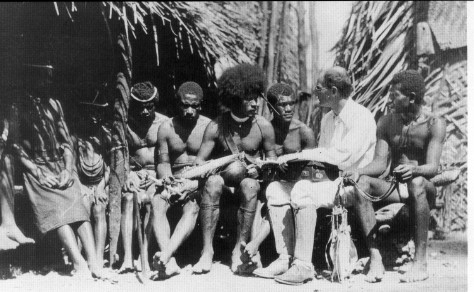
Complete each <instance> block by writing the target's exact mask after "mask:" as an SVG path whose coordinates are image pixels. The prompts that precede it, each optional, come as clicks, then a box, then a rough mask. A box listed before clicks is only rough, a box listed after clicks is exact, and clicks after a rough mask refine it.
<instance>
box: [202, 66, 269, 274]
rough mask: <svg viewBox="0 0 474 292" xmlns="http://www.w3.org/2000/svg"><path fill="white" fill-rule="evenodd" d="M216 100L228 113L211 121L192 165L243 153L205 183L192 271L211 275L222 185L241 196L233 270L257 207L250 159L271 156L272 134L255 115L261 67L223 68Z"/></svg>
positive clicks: (254, 171) (260, 90) (239, 262)
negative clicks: (199, 239) (199, 244)
mask: <svg viewBox="0 0 474 292" xmlns="http://www.w3.org/2000/svg"><path fill="white" fill-rule="evenodd" d="M217 86H218V90H219V96H220V98H221V100H222V102H223V103H224V105H225V106H227V107H228V108H229V109H230V112H226V113H224V114H222V115H221V116H220V117H218V118H217V119H215V120H214V121H212V122H210V123H209V125H208V126H207V128H206V131H205V133H204V138H203V142H202V145H201V149H200V150H199V152H198V155H197V158H196V163H197V164H201V163H204V162H205V161H206V160H207V159H209V158H210V157H211V154H214V155H215V157H221V156H225V155H230V154H235V153H238V152H244V153H245V154H246V157H247V158H246V160H247V161H245V162H241V161H237V162H233V163H232V164H230V165H229V166H227V167H226V169H224V170H223V171H222V172H221V173H220V175H213V176H210V177H209V178H208V180H207V182H206V183H205V186H204V190H203V194H202V202H201V224H202V229H203V240H204V247H203V251H202V254H201V258H200V259H199V262H198V263H197V264H196V265H195V266H194V267H193V271H194V272H195V273H203V272H204V273H206V272H209V271H210V269H211V266H212V258H213V255H214V249H213V246H212V241H213V238H214V232H215V230H216V225H217V220H218V219H219V202H220V197H221V194H222V191H223V187H224V184H225V185H227V186H229V187H235V188H236V193H238V194H239V198H240V208H239V210H238V213H237V222H238V223H237V224H238V226H237V242H236V244H235V247H234V250H233V252H232V266H231V270H232V271H233V272H238V268H239V267H240V266H241V265H242V260H241V255H242V249H243V246H241V242H244V243H247V241H248V240H249V236H250V232H251V227H252V223H253V220H254V217H255V211H256V206H257V194H258V192H259V190H260V184H259V182H258V181H257V180H256V178H257V176H258V172H257V169H256V167H254V166H252V165H253V164H252V161H253V160H254V159H256V158H257V157H260V155H261V152H262V151H263V152H265V155H266V157H267V158H270V159H272V158H275V151H274V146H275V145H274V144H275V133H274V131H273V127H272V125H271V124H270V122H268V121H267V120H265V119H264V118H263V117H261V116H257V115H256V113H257V98H258V97H259V96H261V95H262V94H263V93H264V90H265V76H264V73H263V72H262V70H261V69H260V68H258V67H257V66H252V65H249V64H241V65H237V66H235V67H232V68H230V69H227V70H226V71H225V72H224V73H223V74H222V76H221V77H220V78H219V80H218V82H217Z"/></svg>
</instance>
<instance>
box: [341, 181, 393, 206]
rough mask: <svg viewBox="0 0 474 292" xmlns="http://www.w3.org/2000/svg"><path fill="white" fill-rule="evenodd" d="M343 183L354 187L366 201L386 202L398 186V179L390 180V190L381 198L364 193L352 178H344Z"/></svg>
mask: <svg viewBox="0 0 474 292" xmlns="http://www.w3.org/2000/svg"><path fill="white" fill-rule="evenodd" d="M343 182H344V184H345V185H352V186H354V187H355V188H356V190H357V191H359V193H360V194H361V195H362V197H364V198H365V199H367V200H369V201H371V202H380V201H383V200H385V199H386V198H388V197H389V196H390V194H391V193H392V192H393V190H394V189H395V188H396V187H397V186H398V182H397V180H396V179H391V180H390V187H389V188H388V190H387V191H386V192H385V193H384V194H383V195H381V196H379V197H376V196H372V195H370V194H368V193H366V192H364V191H363V190H362V189H361V188H360V187H359V185H358V184H357V183H356V182H355V181H354V180H353V179H351V178H344V179H343Z"/></svg>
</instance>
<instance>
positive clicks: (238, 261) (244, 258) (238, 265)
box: [230, 245, 257, 276]
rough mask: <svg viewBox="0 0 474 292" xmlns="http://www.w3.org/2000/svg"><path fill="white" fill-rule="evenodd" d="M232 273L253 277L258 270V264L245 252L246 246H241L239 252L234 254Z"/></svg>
mask: <svg viewBox="0 0 474 292" xmlns="http://www.w3.org/2000/svg"><path fill="white" fill-rule="evenodd" d="M230 269H231V271H232V272H233V273H235V274H238V275H242V276H243V275H252V273H253V271H255V269H257V263H256V262H253V261H252V258H251V257H250V256H249V255H248V254H247V253H246V252H245V251H244V245H241V248H239V250H238V251H235V250H234V252H232V265H231V267H230Z"/></svg>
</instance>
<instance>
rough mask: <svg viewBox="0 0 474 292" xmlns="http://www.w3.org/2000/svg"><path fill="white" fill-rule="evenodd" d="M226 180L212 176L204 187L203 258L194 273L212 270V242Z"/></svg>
mask: <svg viewBox="0 0 474 292" xmlns="http://www.w3.org/2000/svg"><path fill="white" fill-rule="evenodd" d="M223 186H224V180H223V179H222V177H221V176H219V175H213V176H210V177H209V178H208V179H207V181H206V184H205V186H204V190H203V193H202V202H201V215H200V216H201V228H202V238H203V242H204V247H203V249H202V253H201V258H200V259H199V261H198V262H197V264H195V265H194V267H193V272H194V273H198V274H199V273H207V272H209V271H210V270H211V266H212V258H213V256H214V248H213V246H212V241H213V239H214V233H215V231H216V226H217V220H218V219H219V213H220V210H219V202H220V199H221V195H222V189H223Z"/></svg>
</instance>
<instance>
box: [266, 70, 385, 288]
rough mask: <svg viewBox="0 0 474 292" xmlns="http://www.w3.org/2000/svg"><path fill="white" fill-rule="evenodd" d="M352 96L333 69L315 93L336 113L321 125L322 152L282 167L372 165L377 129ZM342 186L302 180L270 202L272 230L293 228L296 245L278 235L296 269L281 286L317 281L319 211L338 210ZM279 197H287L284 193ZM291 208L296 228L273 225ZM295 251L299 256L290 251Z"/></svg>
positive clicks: (311, 152)
mask: <svg viewBox="0 0 474 292" xmlns="http://www.w3.org/2000/svg"><path fill="white" fill-rule="evenodd" d="M351 92H352V85H351V81H350V78H349V75H348V74H347V72H346V70H345V69H343V68H341V67H333V68H331V69H328V70H327V71H326V72H325V73H324V75H323V77H322V78H320V80H318V84H317V86H316V88H315V93H316V95H317V97H318V99H319V101H320V104H319V105H320V106H321V107H328V108H330V109H331V111H330V112H328V113H327V114H326V115H325V116H324V117H323V119H322V121H321V135H320V139H319V147H318V148H315V149H308V150H303V151H302V152H300V153H295V154H289V155H284V156H280V157H279V158H278V161H279V162H281V163H284V162H286V161H290V160H293V159H300V160H312V161H319V162H325V163H329V164H333V165H336V166H337V167H338V168H339V169H340V170H347V169H356V168H359V167H363V166H365V165H367V164H369V163H370V162H371V161H372V159H373V156H374V149H375V142H376V138H375V132H376V124H375V120H374V118H373V116H372V114H371V113H370V111H369V110H367V109H366V108H365V107H363V106H361V105H359V104H357V103H356V102H354V101H353V100H351V99H350V98H349V95H350V94H351ZM339 183H340V178H338V179H336V180H334V181H330V180H329V181H322V182H312V181H310V180H300V181H299V182H297V183H296V184H295V185H294V187H293V189H289V190H287V192H286V194H287V196H286V197H283V196H280V197H279V198H269V209H270V212H269V214H270V219H271V222H272V224H274V225H275V224H294V227H295V239H294V243H293V244H292V243H291V242H290V241H292V240H291V239H290V240H288V238H286V239H285V238H280V237H283V236H284V235H283V233H278V232H275V234H274V235H275V242H277V241H279V240H280V241H281V240H283V241H284V242H285V243H287V244H286V248H287V249H289V250H288V251H287V252H288V254H289V255H290V256H293V261H292V263H291V267H290V268H289V269H288V270H287V271H286V272H285V273H283V274H281V275H278V276H276V277H275V280H276V281H277V282H279V283H283V284H289V285H298V284H303V283H305V282H307V281H310V280H312V279H313V277H314V267H313V265H312V263H311V259H312V254H313V243H314V231H315V227H316V219H317V214H316V210H317V209H318V208H321V207H322V208H332V207H333V206H334V200H335V197H336V192H337V189H338V185H339ZM347 191H350V190H349V189H348V190H347ZM274 193H278V194H284V192H274ZM288 205H290V206H291V208H293V210H294V215H295V216H294V222H289V221H292V220H291V219H288V218H286V219H285V222H284V223H283V222H279V221H281V220H273V219H274V218H272V215H273V214H278V212H279V211H278V210H279V209H280V210H284V209H285V208H288V207H287V206H288ZM278 217H279V218H281V217H280V216H278ZM285 217H288V216H285ZM290 217H291V216H290ZM275 219H277V218H275ZM285 234H286V233H285ZM292 246H294V252H293V251H292V250H290V249H292V248H291V247H292ZM288 247H290V248H288Z"/></svg>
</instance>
